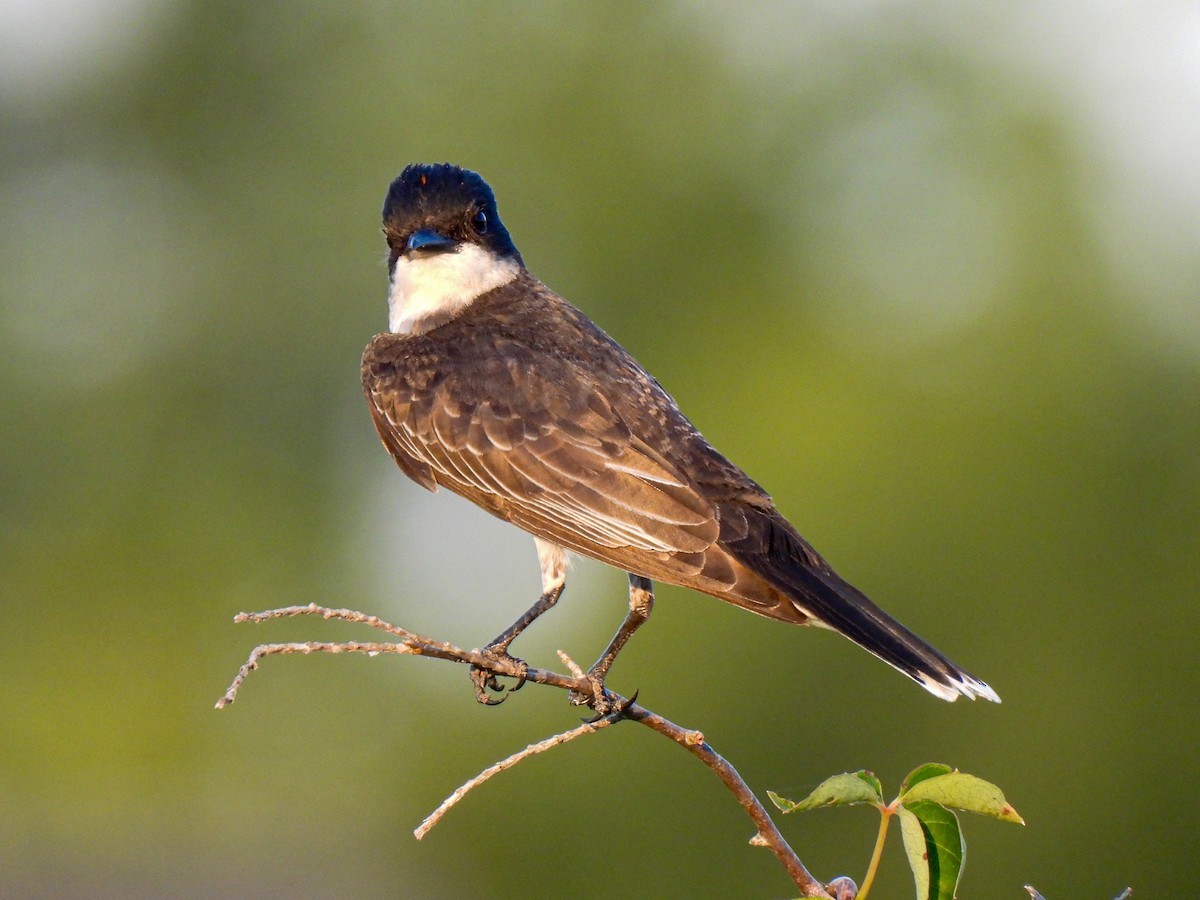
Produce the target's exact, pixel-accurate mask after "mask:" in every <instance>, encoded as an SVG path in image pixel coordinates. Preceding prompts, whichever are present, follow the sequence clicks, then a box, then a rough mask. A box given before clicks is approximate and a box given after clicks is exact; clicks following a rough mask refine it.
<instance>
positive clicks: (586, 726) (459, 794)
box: [413, 713, 621, 841]
mask: <svg viewBox="0 0 1200 900" xmlns="http://www.w3.org/2000/svg"><path fill="white" fill-rule="evenodd" d="M620 720H621V715H620V713H613V714H611V715H608V716H605V717H604V718H603V719H597V720H596V721H595V722H584V723H583V724H582V725H579V726H577V727H575V728H572V729H571V730H570V731H564V732H563V733H562V734H556V735H554V736H552V737H548V738H546V739H545V740H544V741H538V742H537V743H536V744H530V745H529V746H528V747H526V748H525V749H524V750H521V751H520V752H518V753H514V754H513V755H512V756H510V757H508V758H507V759H502V760H500V762H498V763H493V764H492V765H490V766H488V767H487V768H486V769H484V770H483V771H482V772H480V773H479V774H478V775H476V776H475V777H474V778H472V779H471V780H470V781H468V782H467V783H466V784H463V785H462V786H461V787H459V788H458V790H456V791H455V792H454V793H453V794H451V795H450V796H449V797H447V798H446V799H445V800H443V801H442V804H441V806H439V807H438V808H437V809H435V810H434V811H433V812H431V813H430V814H429V815H428V816H426V817H425V821H423V822H422V823H421V824H420V825H419V826H417V828H416V829H415V830H414V831H413V834H414V835H415V836H416V838H417V840H418V841H419V840H421V838H423V837H425V835H426V834H428V833H429V831H430V829H432V828H433V826H434V825H436V824H437V823H438V822H440V821H441V819H442V816H444V815H445V814H446V813H448V812H449V811H450V810H451V808H452V807H453V806H454V805H455V804H456V803H458V801H459V800H461V799H462V798H463V797H465V796H467V793H468V792H469V791H471V790H474V789H475V788H477V787H479V785H481V784H483V783H484V782H485V781H487V780H488V779H489V778H491V777H492V776H493V775H497V774H499V773H500V772H503V771H504V770H505V769H511V768H512V767H513V766H515V765H516V764H517V763H519V762H520V761H521V760H523V759H525V758H526V757H528V756H533V755H534V754H537V753H544V752H545V751H547V750H549V749H550V748H552V747H557V746H558V745H559V744H565V743H567V741H573V740H575V738H577V737H582V736H583V735H585V734H591V733H592V732H594V731H599V730H600V729H601V728H604V727H605V726H606V725H611V724H613V723H614V722H619V721H620Z"/></svg>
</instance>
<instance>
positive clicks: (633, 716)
mask: <svg viewBox="0 0 1200 900" xmlns="http://www.w3.org/2000/svg"><path fill="white" fill-rule="evenodd" d="M294 616H320V617H321V618H324V619H341V620H343V621H347V622H354V623H357V624H361V625H366V626H367V627H369V628H374V629H376V630H378V631H383V632H385V633H387V634H388V635H391V637H392V638H393V640H386V641H340V642H329V641H297V642H289V643H278V644H259V645H258V646H257V647H255V648H254V649H253V650H252V651H251V652H250V656H249V658H248V659H247V660H246V662H245V663H244V664H243V665H242V666H241V668H240V669H239V670H238V673H237V675H235V676H234V679H233V681H232V683H231V684H230V685H229V689H228V690H227V691H226V692H225V694H224V695H223V696H222V697H221V698H220V699H219V700H218V701H217V703H216V707H217V709H224V708H225V707H226V706H228V705H229V704H231V703H233V702H234V700H236V699H237V695H238V691H239V690H240V689H241V687H242V685H243V683H244V682H245V680H246V678H247V677H248V676H249V675H250V673H251V672H253V671H254V670H255V669H257V668H258V666H259V664H260V662H261V660H262V659H263V658H264V657H267V656H277V655H281V654H291V653H304V654H308V653H365V654H367V655H368V656H377V655H379V654H383V653H392V654H405V655H409V656H432V657H436V658H437V659H444V660H449V661H451V662H457V663H462V664H464V665H468V666H473V667H476V668H478V669H481V670H484V671H486V672H489V673H492V674H495V675H499V676H504V677H509V678H520V677H521V676H522V675H523V676H524V680H525V681H530V682H533V683H534V684H546V685H550V686H552V687H557V688H561V689H563V690H567V691H570V692H572V693H573V694H574V695H575V696H591V695H592V693H593V685H592V682H591V681H590V680H589V679H588V677H587V675H586V674H585V673H584V671H583V670H582V669H581V668H580V667H579V666H578V665H577V664H576V663H575V662H574V661H573V660H572V659H571V658H570V657H569V656H567V655H566V654H565V653H563V652H562V651H561V650H560V651H559V658H560V659H561V660H562V661H563V665H564V666H566V668H567V670H568V672H569V673H570V674H569V675H564V674H562V673H560V672H555V671H552V670H550V669H540V668H535V667H533V666H527V667H526V666H523V665H521V664H520V663H519V661H517V660H514V659H512V658H511V657H496V656H495V655H489V654H486V653H484V652H483V651H481V650H463V649H462V648H460V647H457V646H455V645H454V644H450V643H447V642H445V641H437V640H433V639H431V638H427V637H424V636H422V635H419V634H416V633H414V632H411V631H408V630H407V629H405V628H401V627H399V626H397V625H392V624H391V623H389V622H385V621H384V620H382V619H380V618H379V617H378V616H372V615H367V614H366V613H361V612H358V611H356V610H351V609H332V608H329V607H324V606H318V605H317V604H315V603H310V604H308V605H307V606H286V607H281V608H279V609H269V610H265V611H262V612H253V613H238V615H236V616H234V621H235V622H256V623H261V622H266V621H269V620H271V619H278V618H287V617H294ZM607 699H608V700H609V702H610V703H611V706H610V707H609V710H608V711H607V712H606V714H604V715H602V716H599V717H597V718H595V719H591V720H588V721H585V722H584V723H583V724H581V725H577V726H576V727H574V728H572V729H570V730H568V731H564V732H562V733H561V734H556V735H552V736H551V737H548V738H546V739H545V740H541V741H538V742H536V743H533V744H530V745H529V746H527V747H525V748H524V749H523V750H520V751H519V752H517V753H514V754H512V755H511V756H509V757H507V758H506V759H503V760H500V761H499V762H496V763H493V764H492V765H490V766H488V767H487V768H486V769H484V770H483V771H482V772H480V773H479V774H478V775H476V776H475V777H474V778H471V779H470V780H469V781H467V782H465V783H464V784H462V785H461V786H460V787H458V788H457V789H456V790H455V791H454V792H453V793H452V794H451V795H450V796H449V797H447V798H446V799H445V800H444V801H443V802H442V804H441V805H440V806H439V807H438V808H437V809H436V810H434V811H433V812H432V813H430V814H429V816H427V817H426V818H425V820H424V821H423V822H421V824H420V825H419V826H418V827H417V828H416V829H415V830H414V832H413V834H414V835H415V836H416V838H417V839H418V840H420V839H421V838H423V837H424V836H425V835H426V834H428V833H429V831H430V829H432V828H433V826H434V825H436V824H437V823H438V822H439V821H441V819H442V817H443V816H445V814H446V813H447V812H449V811H450V810H451V809H452V808H453V807H454V806H455V805H456V804H458V802H459V801H461V800H462V799H463V798H464V797H465V796H466V795H467V794H468V793H469V792H470V791H472V790H474V789H475V788H476V787H479V785H481V784H483V783H484V782H485V781H488V780H489V779H490V778H492V777H493V776H495V775H498V774H499V773H500V772H503V771H504V770H505V769H510V768H512V767H513V766H515V765H516V764H517V763H519V762H521V760H523V759H526V758H528V757H530V756H534V755H536V754H538V753H544V752H545V751H547V750H550V749H553V748H554V747H557V746H559V745H561V744H565V743H568V742H570V741H573V740H575V739H576V738H579V737H583V736H584V735H588V734H592V733H594V732H596V731H599V730H601V729H603V728H607V727H608V726H609V725H613V724H615V723H617V722H619V721H621V720H623V719H628V720H630V721H633V722H638V723H640V724H642V725H645V726H646V727H648V728H650V729H651V730H652V731H655V732H657V733H658V734H661V735H663V736H664V737H667V738H670V739H671V740H672V741H674V742H675V743H676V744H678V745H679V746H681V747H683V748H684V749H685V750H687V751H688V752H689V753H691V754H692V755H693V756H695V757H696V758H698V759H699V760H700V761H701V762H702V763H704V765H705V766H707V767H708V768H709V769H710V770H711V771H712V772H713V773H714V774H715V775H716V776H717V777H718V778H720V779H721V781H722V783H724V785H725V786H726V788H728V789H729V791H730V792H731V793H732V794H733V796H734V798H735V799H736V800H737V801H738V803H739V805H741V807H742V808H743V809H744V810H745V811H746V813H747V815H749V816H750V819H751V820H752V821H753V822H754V825H755V828H756V829H757V830H756V833H755V835H754V836H753V837H752V838H751V839H750V844H751V845H752V846H755V847H766V848H767V849H769V850H771V852H772V853H774V854H775V856H776V858H777V859H778V860H779V862H780V864H782V865H783V867H784V869H786V870H787V873H788V875H789V876H790V877H791V879H792V881H793V882H794V883H795V885H796V887H797V888H799V889H800V891H801V896H803V897H819V898H824V900H831V898H835V897H836V898H837V900H853V897H854V896H855V894H856V893H857V892H856V891H855V890H854V886H853V883H852V882H850V881H849V879H846V878H844V877H843V878H838V879H835V880H834V882H832V883H831V884H830V885H829V886H828V888H827V887H826V886H825V885H823V884H821V883H820V882H819V881H817V880H816V879H815V878H814V877H813V876H812V875H811V874H809V872H808V870H807V869H806V868H805V867H804V864H803V863H802V862H801V861H800V858H799V857H798V856H797V855H796V852H795V851H794V850H793V849H792V848H791V846H790V845H789V844H788V843H787V841H786V840H785V839H784V837H783V835H782V834H780V832H779V829H778V828H777V827H776V826H775V823H774V822H773V821H772V820H771V817H770V815H769V814H768V813H767V810H766V808H765V807H764V806H763V804H762V802H761V801H759V799H758V798H757V797H756V796H755V795H754V793H753V792H752V791H751V790H750V787H749V786H748V785H747V784H746V782H745V781H744V780H743V779H742V777H741V775H739V774H738V772H737V770H736V769H735V768H734V767H733V766H732V765H731V764H730V763H729V762H728V761H727V760H726V759H725V758H724V757H722V756H721V755H720V754H719V753H717V752H716V751H715V750H713V748H712V747H711V746H709V744H708V742H707V741H706V740H705V739H704V734H703V733H702V732H700V731H696V730H691V729H686V728H682V727H681V726H679V725H676V724H675V723H674V722H672V721H670V720H669V719H666V718H664V717H663V716H660V715H659V714H658V713H655V712H653V711H651V710H649V709H647V708H646V707H644V706H641V705H639V704H638V703H637V702H636V701H637V695H636V694H634V695H633V696H632V697H622V696H621V695H620V694H617V693H615V692H613V691H608V698H607Z"/></svg>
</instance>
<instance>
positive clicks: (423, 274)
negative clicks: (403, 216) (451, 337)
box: [388, 244, 520, 334]
mask: <svg viewBox="0 0 1200 900" xmlns="http://www.w3.org/2000/svg"><path fill="white" fill-rule="evenodd" d="M519 270H520V267H519V266H518V265H517V261H516V260H513V259H501V258H499V257H497V256H495V255H493V254H492V253H489V252H488V251H487V250H485V249H483V248H482V247H480V246H478V245H476V244H460V245H459V247H458V249H457V250H455V251H454V252H452V253H433V254H430V255H428V256H413V257H403V256H402V257H400V259H398V260H397V261H396V271H395V272H394V273H393V275H392V284H391V288H390V290H389V292H388V329H389V330H390V331H393V332H395V333H397V334H412V333H414V332H420V331H423V330H424V329H423V328H422V323H423V322H424V321H425V320H426V319H428V318H429V317H430V316H439V317H440V316H445V315H447V314H448V315H453V314H454V313H455V312H457V311H458V310H460V309H463V308H464V307H466V306H468V305H469V304H470V303H471V301H472V300H474V299H475V298H476V297H478V296H480V295H481V294H486V293H487V292H488V291H491V290H495V289H496V288H498V287H500V286H501V285H505V284H508V283H509V282H510V281H512V280H513V279H514V278H516V277H517V272H518V271H519Z"/></svg>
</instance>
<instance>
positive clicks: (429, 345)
mask: <svg viewBox="0 0 1200 900" xmlns="http://www.w3.org/2000/svg"><path fill="white" fill-rule="evenodd" d="M383 235H384V238H385V240H386V242H387V247H388V257H387V265H388V276H389V279H388V298H387V299H388V330H387V331H385V332H383V333H381V334H378V335H376V336H375V337H374V338H373V339H372V340H371V341H370V343H369V344H368V345H367V347H366V350H365V351H364V353H363V357H362V381H363V391H364V394H365V396H366V400H367V405H368V408H369V410H370V414H371V418H372V420H373V421H374V424H375V428H376V430H377V431H378V434H379V438H380V440H381V441H382V443H383V446H384V447H385V448H386V449H387V451H388V452H389V453H390V454H391V456H392V458H393V459H394V460H395V462H396V464H397V465H398V466H399V468H400V469H401V471H403V472H404V474H405V475H407V476H408V477H409V478H411V479H412V480H413V481H415V482H416V483H417V484H419V485H420V486H422V487H424V488H426V489H428V490H430V491H437V490H438V488H439V487H444V488H447V489H449V490H451V491H453V492H454V493H456V494H459V495H461V496H463V497H465V498H466V499H468V500H470V501H472V502H473V503H475V504H476V505H478V506H480V507H481V508H483V509H484V510H486V511H487V512H489V513H491V514H492V515H493V516H496V517H498V518H500V519H503V520H505V521H507V522H510V523H512V524H513V525H515V526H517V527H518V528H521V529H523V530H524V531H526V532H528V533H529V534H531V535H532V536H533V538H534V542H535V546H536V550H537V556H538V560H539V566H540V570H541V579H542V592H541V595H540V596H539V597H538V599H537V601H536V602H535V603H534V604H533V606H532V607H531V608H530V609H529V610H528V611H527V612H526V613H525V614H524V615H522V616H521V617H520V618H519V619H517V620H516V621H515V622H514V623H513V624H512V625H511V626H510V627H509V628H508V629H506V630H505V631H504V632H502V633H501V634H499V635H497V637H496V638H495V639H494V640H492V641H491V642H490V643H489V644H488V645H487V646H486V647H484V648H483V653H484V654H485V656H486V657H487V658H488V659H490V660H501V659H503V660H507V661H509V662H510V663H513V664H514V666H513V669H515V671H517V672H518V673H519V675H520V677H518V679H517V684H516V686H515V687H514V688H512V689H511V690H515V689H516V688H517V687H520V686H521V684H522V683H523V682H524V675H525V674H526V673H527V671H528V668H527V666H526V664H525V663H524V662H523V661H522V660H520V659H518V658H516V657H514V656H512V655H510V654H509V652H508V649H509V646H510V644H511V643H512V641H513V639H514V638H516V637H517V635H519V634H520V633H521V631H523V630H524V629H525V628H526V627H527V626H528V625H529V624H530V623H532V622H533V621H534V620H535V619H537V618H538V617H539V616H540V615H541V614H542V613H544V612H546V611H547V610H549V609H550V608H551V607H553V606H554V605H555V603H556V602H557V601H558V599H559V597H560V596H561V595H562V593H563V590H564V588H565V586H566V571H567V562H568V557H569V554H571V553H575V554H581V555H583V556H585V557H590V558H592V559H596V560H599V561H600V562H603V563H607V564H608V565H611V566H614V567H616V568H617V569H620V570H622V571H624V572H625V573H627V575H628V581H629V611H628V613H627V614H626V615H625V618H624V621H623V622H622V623H621V626H620V627H619V629H618V630H617V632H616V633H615V635H614V636H613V638H612V640H611V641H610V642H609V644H608V646H607V647H606V649H605V650H604V652H603V653H602V654H601V655H600V657H599V658H598V659H597V660H596V662H595V664H594V665H593V666H592V667H591V668H590V669H589V670H588V671H587V673H586V682H585V683H586V684H587V685H588V688H589V689H588V690H587V691H577V692H573V693H572V702H574V703H576V704H578V705H587V706H589V707H591V708H592V709H593V710H594V711H595V712H596V714H597V715H598V716H599V715H601V714H605V713H608V712H610V711H611V709H612V705H613V704H612V702H611V695H610V693H609V692H608V690H607V688H606V687H605V685H604V680H605V677H606V675H607V674H608V671H609V668H610V667H611V666H612V664H613V661H614V660H615V659H616V657H617V654H618V653H619V652H620V650H621V649H622V647H623V646H624V645H625V643H626V642H627V641H628V640H629V638H630V637H631V636H632V635H633V633H634V632H635V631H637V629H638V628H639V627H640V626H641V625H642V624H643V623H644V622H645V621H646V620H647V619H648V618H649V616H650V612H651V610H652V608H653V605H654V586H653V583H654V582H655V581H657V582H663V583H667V584H673V585H679V586H682V587H685V588H690V589H693V590H696V591H699V592H702V593H705V594H709V595H711V596H714V597H717V598H719V599H721V600H725V601H727V602H729V603H732V604H734V605H736V606H739V607H742V608H743V609H747V610H749V611H750V612H753V613H757V614H758V615H760V616H765V617H767V618H770V619H776V620H779V621H782V622H787V623H793V624H797V625H814V626H818V627H822V628H826V629H831V630H833V631H836V632H838V633H840V634H842V635H844V636H845V637H847V638H849V639H850V640H851V641H853V642H854V643H856V644H858V645H859V646H860V647H862V648H863V649H865V650H867V651H869V652H870V653H872V654H874V655H875V656H877V657H879V658H880V659H881V660H883V661H884V662H886V663H888V664H889V665H891V666H893V667H894V668H896V669H897V670H899V671H900V672H902V673H903V674H905V675H907V676H908V677H909V678H911V679H913V680H914V681H916V682H917V683H918V684H920V685H921V686H922V687H923V688H925V689H926V690H927V691H929V692H930V693H932V694H934V695H935V696H937V697H940V698H941V699H943V700H948V701H953V700H955V699H957V698H958V697H960V696H965V697H968V698H971V699H975V698H977V697H979V698H985V699H987V700H991V701H994V702H997V703H998V702H999V701H1000V698H999V696H998V695H997V694H996V692H995V691H994V690H992V688H990V687H989V686H988V685H987V684H986V683H985V682H983V681H980V680H979V679H977V678H975V677H974V676H972V675H971V674H969V673H968V672H966V671H965V670H964V669H962V668H960V667H959V666H958V665H956V664H955V663H953V662H951V661H950V660H949V659H948V658H947V657H946V656H944V655H943V654H942V653H941V652H939V651H938V650H936V649H934V648H933V647H932V646H931V645H930V644H928V643H926V642H925V641H924V640H922V639H921V638H919V637H917V636H916V635H915V634H914V633H913V632H911V631H909V630H908V629H907V628H905V627H904V626H903V625H901V624H900V623H899V622H897V621H896V620H895V619H893V618H892V617H891V616H889V615H888V614H887V613H885V612H884V611H883V610H882V609H880V607H878V606H877V605H876V604H875V603H873V602H872V601H871V600H869V599H868V598H867V597H866V596H865V595H864V594H863V593H862V592H861V591H859V590H858V589H857V588H855V587H853V586H852V585H850V584H849V583H848V582H847V581H845V580H844V579H842V578H841V576H839V575H838V574H837V573H835V572H834V570H833V568H832V567H831V566H830V565H829V563H828V562H826V560H825V559H824V558H823V557H822V556H821V555H820V554H819V553H818V552H817V551H816V550H815V549H814V548H813V547H812V546H811V545H810V544H809V543H808V542H807V541H805V540H804V538H802V537H801V536H800V534H799V533H798V532H797V530H796V529H795V528H794V527H793V526H792V525H791V523H790V522H789V521H788V520H787V519H786V518H784V516H783V515H782V514H781V513H780V512H779V510H778V509H777V508H776V506H775V503H774V501H773V500H772V499H771V497H770V496H769V495H768V494H767V492H766V491H765V490H764V489H763V488H762V487H760V486H759V485H758V484H757V483H756V482H755V481H753V480H752V479H751V478H750V477H749V476H748V475H746V474H745V473H744V472H743V471H742V470H741V469H740V468H738V467H737V466H736V465H734V464H733V463H732V462H730V461H729V460H728V459H726V458H725V457H724V456H722V455H721V454H720V453H719V452H718V451H717V450H716V449H714V448H713V446H712V445H711V444H709V443H708V441H707V440H705V438H704V437H703V436H702V435H701V434H700V432H699V430H697V428H696V427H695V426H694V425H693V424H692V422H691V421H690V420H689V419H688V418H687V417H686V416H685V415H684V414H683V412H681V411H680V409H679V406H678V405H677V404H676V402H675V400H674V399H673V398H672V397H671V396H670V395H669V394H668V393H667V392H666V390H664V388H663V387H662V386H661V385H660V384H659V382H658V381H657V380H656V379H655V378H654V377H653V376H651V375H650V374H649V373H648V372H647V371H646V370H645V369H644V368H643V367H642V366H641V365H640V364H639V363H638V362H637V361H636V360H635V359H634V358H633V356H631V355H630V354H629V353H628V352H627V351H626V350H625V349H624V348H622V347H621V345H620V344H618V343H617V342H616V341H615V340H614V339H613V338H611V337H609V335H608V334H606V333H605V332H604V331H602V330H601V329H600V327H599V326H597V325H596V324H595V323H593V322H592V321H591V319H589V318H588V317H587V316H586V315H585V314H584V313H583V312H581V311H580V310H579V309H577V308H576V307H574V306H572V305H571V304H570V303H568V302H567V301H566V300H564V299H563V298H562V297H560V296H559V295H558V294H556V293H555V292H554V291H552V290H551V289H550V288H549V287H547V286H546V285H545V284H543V283H542V282H541V281H539V280H538V279H537V278H536V277H535V276H534V275H533V274H531V273H530V271H529V270H528V269H527V268H526V266H525V262H524V259H523V258H522V256H521V254H520V253H519V252H518V250H517V248H516V246H515V244H514V243H513V240H512V237H511V236H510V234H509V232H508V230H507V228H505V226H504V223H503V222H502V221H501V219H500V215H499V213H498V211H497V205H496V199H495V195H494V194H493V192H492V189H491V187H489V185H488V184H487V182H486V181H484V179H483V178H482V177H481V176H480V175H478V174H477V173H475V172H473V171H471V170H469V169H465V168H461V167H459V166H456V165H452V164H450V163H439V164H413V165H409V166H407V167H406V168H405V169H404V170H403V171H402V172H401V173H400V175H399V176H398V177H397V178H396V179H395V180H394V181H393V182H392V183H391V184H390V186H389V188H388V191H387V195H386V197H385V200H384V205H383ZM471 679H472V681H473V683H474V688H475V695H476V699H477V700H479V701H480V702H481V703H485V704H489V705H492V704H495V703H498V702H500V700H501V699H503V697H499V698H497V697H496V696H495V695H497V694H504V692H505V688H504V687H503V686H502V685H501V684H500V683H499V682H498V680H497V678H496V676H495V674H494V673H492V672H490V671H485V670H484V669H482V668H479V667H474V668H472V672H471Z"/></svg>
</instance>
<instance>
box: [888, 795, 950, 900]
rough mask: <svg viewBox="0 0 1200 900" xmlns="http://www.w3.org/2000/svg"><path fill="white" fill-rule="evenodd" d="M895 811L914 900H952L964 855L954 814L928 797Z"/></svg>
mask: <svg viewBox="0 0 1200 900" xmlns="http://www.w3.org/2000/svg"><path fill="white" fill-rule="evenodd" d="M896 812H897V814H898V815H899V816H900V835H901V836H902V837H903V838H904V852H905V853H906V854H907V855H908V865H909V868H911V869H912V872H913V881H914V883H915V884H916V888H917V900H954V897H956V896H957V893H956V891H957V890H958V880H959V877H960V876H961V875H962V867H963V863H964V862H965V860H966V856H967V845H966V842H965V841H964V840H963V837H962V831H961V830H960V829H959V827H958V817H957V816H955V815H954V813H953V812H951V811H950V810H948V809H946V808H945V807H944V806H939V805H938V804H937V803H931V802H929V801H918V802H916V803H911V804H905V805H904V806H901V807H899V808H898V809H897V810H896Z"/></svg>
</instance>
